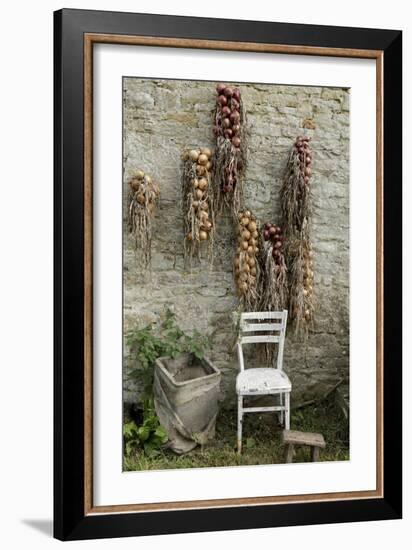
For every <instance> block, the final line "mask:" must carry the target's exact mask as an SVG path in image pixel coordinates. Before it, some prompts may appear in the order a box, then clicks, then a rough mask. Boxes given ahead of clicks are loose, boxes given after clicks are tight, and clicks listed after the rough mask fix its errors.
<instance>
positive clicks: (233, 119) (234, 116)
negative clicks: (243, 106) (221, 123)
mask: <svg viewBox="0 0 412 550" xmlns="http://www.w3.org/2000/svg"><path fill="white" fill-rule="evenodd" d="M239 119H240V114H239V111H233V112H232V114H231V115H230V122H231V123H232V124H236V123H237V122H238V121H239Z"/></svg>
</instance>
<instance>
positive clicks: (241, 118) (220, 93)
mask: <svg viewBox="0 0 412 550" xmlns="http://www.w3.org/2000/svg"><path fill="white" fill-rule="evenodd" d="M216 91H217V98H216V110H215V115H214V128H213V131H214V134H215V136H216V150H215V163H214V181H215V184H216V199H217V200H216V202H217V205H218V208H219V210H221V209H222V208H223V206H227V207H229V208H230V210H231V211H232V213H233V215H234V216H235V217H236V216H237V214H238V212H239V210H240V209H241V207H242V205H243V183H244V182H243V179H244V174H245V170H246V132H245V123H246V115H245V110H244V107H243V102H242V98H241V93H240V90H239V88H231V87H230V86H226V85H225V84H218V85H217V86H216Z"/></svg>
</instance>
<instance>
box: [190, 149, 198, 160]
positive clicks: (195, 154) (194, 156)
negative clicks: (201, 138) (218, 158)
mask: <svg viewBox="0 0 412 550" xmlns="http://www.w3.org/2000/svg"><path fill="white" fill-rule="evenodd" d="M189 158H190V160H192V161H193V162H196V161H197V159H198V158H199V153H198V151H196V149H192V150H191V151H189Z"/></svg>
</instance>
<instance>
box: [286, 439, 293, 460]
mask: <svg viewBox="0 0 412 550" xmlns="http://www.w3.org/2000/svg"><path fill="white" fill-rule="evenodd" d="M293 454H294V447H293V445H292V444H290V443H289V444H288V445H286V447H285V462H286V464H290V463H291V462H292V459H293Z"/></svg>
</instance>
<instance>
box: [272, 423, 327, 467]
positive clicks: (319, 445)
mask: <svg viewBox="0 0 412 550" xmlns="http://www.w3.org/2000/svg"><path fill="white" fill-rule="evenodd" d="M282 440H283V444H284V445H285V462H286V463H290V462H292V458H293V454H294V447H295V445H307V446H308V447H311V455H312V462H317V461H318V460H319V449H324V448H325V447H326V443H325V440H324V439H323V435H322V434H314V433H309V432H296V431H294V430H283V432H282Z"/></svg>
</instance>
